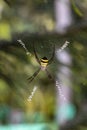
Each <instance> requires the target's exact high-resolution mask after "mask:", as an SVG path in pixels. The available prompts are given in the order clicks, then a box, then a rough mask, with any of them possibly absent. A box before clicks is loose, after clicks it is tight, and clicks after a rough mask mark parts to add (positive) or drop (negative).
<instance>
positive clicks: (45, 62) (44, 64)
mask: <svg viewBox="0 0 87 130" xmlns="http://www.w3.org/2000/svg"><path fill="white" fill-rule="evenodd" d="M33 49H34V54H35V58H36V61H37V62H38V63H39V65H40V67H39V69H38V70H37V71H36V72H35V73H34V74H33V75H32V76H31V77H29V78H28V80H29V82H31V81H32V80H33V79H34V78H35V77H36V76H37V75H38V73H39V72H40V70H42V71H46V73H47V75H48V77H49V78H50V79H51V80H53V77H52V75H51V74H50V73H49V71H48V70H47V66H48V65H49V64H51V63H52V61H53V58H54V55H55V45H54V46H53V53H52V56H51V58H50V59H49V60H48V59H47V57H43V58H41V59H39V57H38V55H37V53H36V50H35V47H34V44H33Z"/></svg>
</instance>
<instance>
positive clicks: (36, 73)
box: [28, 68, 41, 83]
mask: <svg viewBox="0 0 87 130" xmlns="http://www.w3.org/2000/svg"><path fill="white" fill-rule="evenodd" d="M40 70H41V68H39V69H38V70H37V71H36V72H35V73H34V74H33V75H32V76H31V77H29V78H28V81H29V83H30V82H31V81H32V80H33V79H34V78H35V77H36V76H37V75H38V73H39V72H40Z"/></svg>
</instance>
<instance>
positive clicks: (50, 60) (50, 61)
mask: <svg viewBox="0 0 87 130" xmlns="http://www.w3.org/2000/svg"><path fill="white" fill-rule="evenodd" d="M54 55H55V45H54V46H53V54H52V57H51V58H50V59H49V61H48V65H49V64H51V63H52V61H53V58H54Z"/></svg>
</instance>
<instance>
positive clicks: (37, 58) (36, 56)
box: [33, 43, 41, 65]
mask: <svg viewBox="0 0 87 130" xmlns="http://www.w3.org/2000/svg"><path fill="white" fill-rule="evenodd" d="M33 49H34V54H35V58H36V60H37V62H38V63H39V64H40V60H39V57H38V55H37V53H36V50H35V47H34V43H33ZM40 65H41V64H40Z"/></svg>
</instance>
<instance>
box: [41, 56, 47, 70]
mask: <svg viewBox="0 0 87 130" xmlns="http://www.w3.org/2000/svg"><path fill="white" fill-rule="evenodd" d="M47 65H48V59H47V58H46V57H43V58H41V70H45V69H46V67H47Z"/></svg>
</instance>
